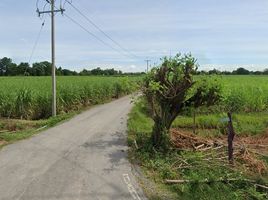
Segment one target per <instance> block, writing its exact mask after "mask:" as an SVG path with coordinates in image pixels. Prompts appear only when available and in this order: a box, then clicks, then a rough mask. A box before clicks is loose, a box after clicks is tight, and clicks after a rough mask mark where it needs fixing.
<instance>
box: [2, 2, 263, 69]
mask: <svg viewBox="0 0 268 200" xmlns="http://www.w3.org/2000/svg"><path fill="white" fill-rule="evenodd" d="M37 1H38V0H37ZM62 1H63V2H64V0H62ZM45 2H46V1H45V0H39V4H38V7H39V8H40V10H43V7H44V4H45ZM60 3H61V2H60V0H57V1H56V6H57V7H60ZM72 4H73V5H74V6H75V7H77V8H78V9H79V10H80V11H81V12H82V13H84V15H86V16H87V17H88V18H89V19H91V20H92V21H93V22H94V23H95V24H97V25H98V26H99V27H100V28H101V29H102V30H103V31H104V32H105V33H106V34H107V35H109V36H110V37H111V38H112V39H113V40H114V41H116V42H117V43H119V44H120V45H121V46H122V47H123V48H124V49H126V50H127V52H125V51H121V50H120V49H119V48H118V46H116V45H115V44H114V43H113V42H112V41H110V40H109V39H108V38H107V37H105V35H103V34H102V33H101V32H100V31H99V30H97V29H96V28H95V27H94V26H92V25H91V24H90V23H88V21H87V20H85V18H83V17H82V16H81V15H79V13H77V12H76V10H75V9H73V7H71V6H70V5H69V4H68V3H67V4H65V9H66V11H65V13H66V15H67V16H69V17H71V18H73V19H74V20H76V21H77V22H79V24H81V25H82V26H83V27H84V28H86V29H87V30H88V31H90V32H91V33H93V34H95V35H96V36H97V37H98V38H100V39H101V40H103V41H104V42H105V43H106V44H107V43H108V44H109V45H108V46H107V45H104V44H103V43H101V42H100V41H98V40H96V39H95V38H94V37H92V35H90V34H89V33H88V32H86V31H85V30H83V29H82V28H81V27H79V26H78V25H77V24H75V23H73V22H72V21H71V20H70V19H68V17H66V16H62V15H60V14H57V15H56V65H57V66H62V67H64V68H67V69H71V70H76V71H79V70H82V69H84V68H87V69H92V68H95V67H98V66H99V67H102V68H111V67H114V68H116V69H120V70H122V71H125V72H135V71H145V69H146V63H145V61H144V60H145V59H150V60H151V65H154V64H159V63H160V62H161V61H160V58H161V57H163V56H170V55H171V56H173V55H175V54H176V53H179V52H181V53H192V55H193V56H194V57H196V58H197V60H198V63H199V65H200V67H199V69H200V70H209V69H213V68H216V69H219V70H233V69H235V68H237V67H238V66H241V67H245V68H247V69H249V70H263V69H264V68H268V1H267V0H221V1H220V0H131V1H126V0H112V1H108V0H97V1H91V0H73V1H72ZM45 9H49V7H48V6H47V7H46V8H45ZM0 10H1V12H0V26H1V29H0V58H2V57H5V56H6V57H10V58H12V59H13V61H14V62H16V63H20V62H29V61H30V62H31V63H32V62H39V61H43V60H50V56H51V53H50V49H51V46H50V16H49V15H47V16H44V18H43V19H40V18H39V17H38V16H37V13H36V0H1V1H0ZM44 20H45V25H44V27H43V30H42V32H41V35H40V39H39V41H38V44H37V47H36V49H35V51H34V53H33V56H32V59H31V60H30V55H31V52H32V49H33V46H34V43H35V40H36V38H37V35H38V32H39V30H40V27H41V24H42V22H43V21H44ZM110 46H112V48H110ZM114 49H118V50H114ZM130 52H131V53H130ZM133 54H134V56H133Z"/></svg>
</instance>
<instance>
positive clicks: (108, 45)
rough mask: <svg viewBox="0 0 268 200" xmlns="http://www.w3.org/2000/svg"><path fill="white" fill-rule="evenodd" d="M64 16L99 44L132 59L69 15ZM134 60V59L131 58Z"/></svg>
mask: <svg viewBox="0 0 268 200" xmlns="http://www.w3.org/2000/svg"><path fill="white" fill-rule="evenodd" d="M63 15H64V16H66V17H67V18H68V19H69V20H71V21H72V22H73V23H74V24H76V25H77V26H79V27H80V28H81V29H83V30H84V31H86V32H87V33H88V34H90V35H91V36H92V37H94V38H95V39H96V40H98V41H99V42H101V43H102V44H103V45H105V46H107V47H109V48H111V49H113V50H114V51H116V52H118V53H119V54H121V55H124V56H125V57H128V58H130V56H129V55H127V54H125V53H123V52H122V51H120V50H118V49H116V48H114V47H113V46H112V45H110V44H109V43H107V42H105V41H104V40H102V39H101V38H99V37H98V36H97V35H96V34H94V33H92V32H91V31H89V30H88V29H87V28H85V27H84V26H83V25H81V24H80V23H79V22H77V21H76V20H75V19H73V18H72V17H70V16H69V15H67V14H66V13H64V14H63ZM131 58H133V57H131Z"/></svg>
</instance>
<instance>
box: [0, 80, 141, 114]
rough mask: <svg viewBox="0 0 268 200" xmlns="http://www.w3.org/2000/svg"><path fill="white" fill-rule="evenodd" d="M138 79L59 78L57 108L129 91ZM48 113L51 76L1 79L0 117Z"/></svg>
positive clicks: (92, 102) (83, 104)
mask: <svg viewBox="0 0 268 200" xmlns="http://www.w3.org/2000/svg"><path fill="white" fill-rule="evenodd" d="M136 80H137V78H128V77H58V79H57V102H58V104H57V111H58V113H66V112H69V111H72V110H77V109H79V108H82V107H86V106H90V105H95V104H98V103H102V102H105V101H107V100H109V99H112V98H118V97H120V96H122V95H126V94H129V93H131V92H132V91H133V90H134V89H135V84H136ZM50 115H51V78H50V77H4V78H3V77H2V78H0V117H2V118H17V119H43V118H47V117H49V116H50Z"/></svg>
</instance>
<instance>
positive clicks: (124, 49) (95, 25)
mask: <svg viewBox="0 0 268 200" xmlns="http://www.w3.org/2000/svg"><path fill="white" fill-rule="evenodd" d="M66 2H67V3H69V4H70V6H71V7H72V8H73V9H75V10H76V11H77V12H78V13H79V14H80V15H81V16H83V17H84V18H85V19H86V20H87V21H88V22H89V23H90V24H91V25H93V26H94V27H95V28H96V29H98V30H99V31H100V32H101V33H102V34H103V35H104V36H105V37H107V38H108V39H109V40H111V41H112V42H113V43H114V44H115V45H117V46H118V47H119V48H120V49H121V50H123V51H125V52H126V53H127V54H129V55H131V56H133V57H135V58H139V57H138V56H137V55H135V54H133V53H132V52H130V51H129V50H128V49H126V48H124V47H123V46H122V45H121V44H119V42H117V41H115V40H114V39H113V38H112V37H111V36H109V35H108V34H107V33H105V32H104V31H103V30H102V29H101V28H100V27H99V26H98V25H97V24H96V23H94V22H93V20H91V19H90V18H89V17H87V16H86V15H85V14H84V13H83V12H82V11H80V10H79V9H78V8H77V7H76V6H74V5H73V4H72V3H71V2H69V1H66Z"/></svg>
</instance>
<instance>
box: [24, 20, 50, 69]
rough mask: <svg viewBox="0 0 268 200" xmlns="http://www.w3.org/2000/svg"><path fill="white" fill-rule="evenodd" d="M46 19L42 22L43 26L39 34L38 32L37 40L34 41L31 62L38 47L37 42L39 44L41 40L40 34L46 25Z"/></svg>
mask: <svg viewBox="0 0 268 200" xmlns="http://www.w3.org/2000/svg"><path fill="white" fill-rule="evenodd" d="M45 22H46V21H45V20H44V21H43V22H42V24H41V28H40V30H39V32H38V34H37V37H36V40H35V42H34V45H33V49H32V51H31V55H30V58H29V62H28V63H29V64H30V62H31V60H32V57H33V54H34V52H35V50H36V47H37V44H38V42H39V40H40V36H41V33H42V30H43V28H44V26H45Z"/></svg>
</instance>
